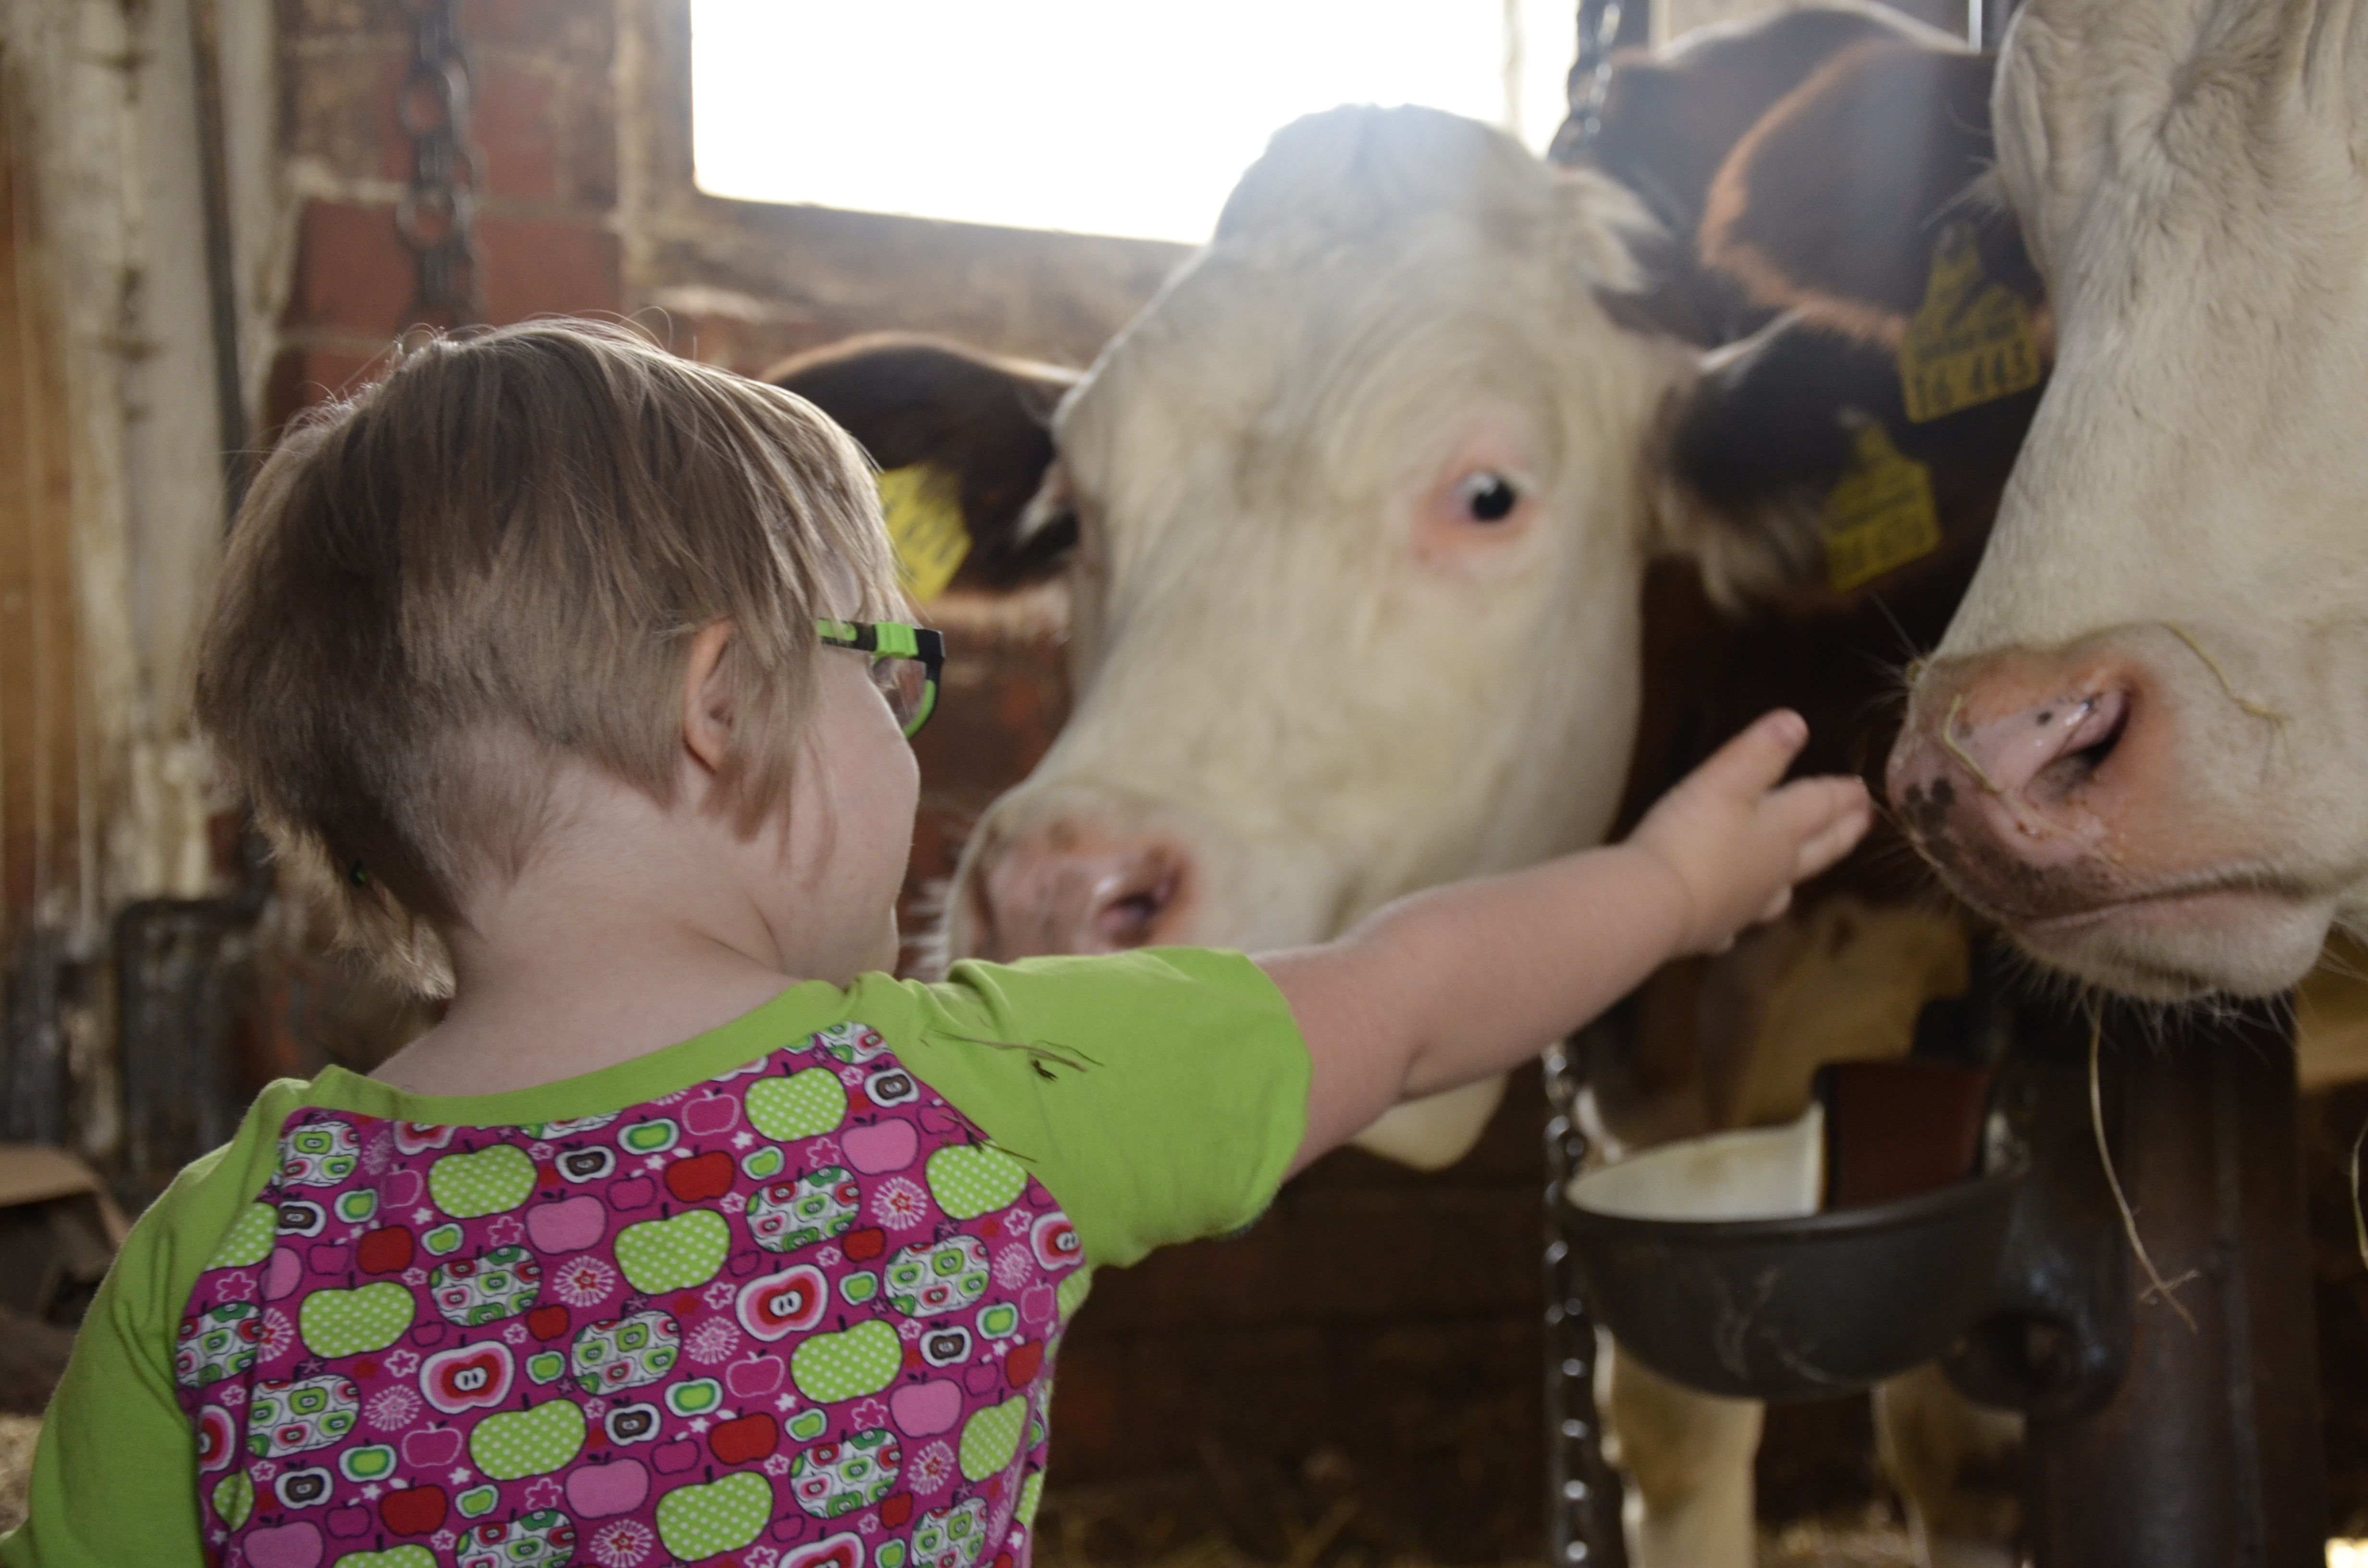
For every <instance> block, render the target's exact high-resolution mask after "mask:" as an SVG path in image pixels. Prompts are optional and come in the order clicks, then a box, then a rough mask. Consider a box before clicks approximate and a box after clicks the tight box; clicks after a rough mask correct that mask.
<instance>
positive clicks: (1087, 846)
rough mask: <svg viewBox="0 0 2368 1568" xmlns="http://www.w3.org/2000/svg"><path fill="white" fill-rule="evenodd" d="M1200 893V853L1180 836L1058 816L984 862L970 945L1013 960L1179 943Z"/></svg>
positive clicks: (973, 889) (977, 879) (974, 888)
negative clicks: (1196, 864)
mask: <svg viewBox="0 0 2368 1568" xmlns="http://www.w3.org/2000/svg"><path fill="white" fill-rule="evenodd" d="M1194 892H1195V889H1194V881H1193V863H1192V855H1191V852H1190V850H1189V849H1187V848H1186V847H1185V846H1183V845H1182V844H1180V843H1178V842H1177V841H1176V840H1175V839H1173V838H1170V837H1167V836H1164V835H1156V834H1144V833H1127V832H1123V831H1118V830H1113V829H1110V828H1106V827H1097V826H1094V825H1090V824H1080V823H1077V822H1076V821H1073V820H1055V821H1053V822H1050V823H1043V824H1038V825H1036V826H1034V827H1031V828H1030V829H1029V830H1028V831H1026V832H1025V833H1023V834H1021V835H1019V836H1018V837H1016V838H1014V839H1012V840H1010V841H1008V843H1005V844H1002V845H1000V846H993V847H991V848H989V849H988V851H987V852H986V854H985V857H984V858H982V859H981V861H980V862H979V864H978V866H977V867H976V868H975V869H974V870H973V878H972V881H971V885H970V888H969V890H968V893H967V897H968V900H969V905H970V908H969V914H970V915H971V921H970V925H971V934H972V940H971V941H970V942H969V943H967V944H966V945H967V946H969V947H970V948H972V949H973V950H974V951H975V952H976V954H977V956H979V957H981V958H987V959H993V960H997V961H1002V962H1008V961H1009V960H1013V959H1022V958H1032V957H1035V956H1038V955H1040V954H1045V953H1114V952H1122V951H1124V950H1126V949H1130V948H1142V947H1148V946H1150V945H1152V944H1154V943H1159V942H1175V941H1179V940H1182V939H1183V936H1184V932H1185V929H1186V926H1187V925H1188V923H1189V922H1190V918H1191V909H1192V905H1193V903H1194Z"/></svg>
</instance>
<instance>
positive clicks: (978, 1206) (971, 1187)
mask: <svg viewBox="0 0 2368 1568" xmlns="http://www.w3.org/2000/svg"><path fill="white" fill-rule="evenodd" d="M927 1168H928V1177H929V1196H930V1197H932V1198H934V1199H937V1200H938V1207H939V1208H940V1209H942V1210H945V1211H946V1212H947V1213H949V1214H951V1215H952V1216H953V1217H954V1218H955V1219H957V1220H975V1219H977V1218H978V1217H979V1216H980V1215H981V1214H987V1213H992V1212H993V1211H995V1210H997V1209H1000V1208H1002V1207H1003V1206H1004V1205H1005V1204H1007V1203H1008V1202H1010V1201H1011V1200H1012V1199H1015V1198H1018V1197H1019V1195H1020V1193H1022V1192H1023V1191H1025V1190H1027V1187H1028V1170H1027V1167H1026V1166H1024V1165H1021V1164H1020V1163H1019V1161H1017V1160H1015V1159H1013V1158H1012V1157H1011V1156H1010V1155H1008V1154H1007V1153H1004V1152H1003V1151H1002V1150H1000V1149H998V1148H996V1146H995V1145H994V1144H992V1143H961V1144H955V1145H952V1146H951V1147H949V1148H944V1149H940V1150H939V1151H938V1152H937V1153H934V1154H931V1155H930V1156H929V1163H928V1167H927Z"/></svg>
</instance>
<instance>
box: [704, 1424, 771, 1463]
mask: <svg viewBox="0 0 2368 1568" xmlns="http://www.w3.org/2000/svg"><path fill="white" fill-rule="evenodd" d="M780 1441H781V1424H780V1422H778V1421H776V1420H774V1419H773V1418H772V1417H771V1416H769V1415H765V1414H763V1413H762V1412H759V1413H758V1414H757V1415H743V1416H741V1417H739V1418H738V1419H737V1420H734V1421H726V1422H723V1424H721V1425H720V1426H717V1427H716V1428H715V1430H714V1431H712V1432H710V1433H709V1434H708V1435H707V1446H708V1447H709V1448H710V1449H713V1450H714V1451H715V1458H716V1460H717V1462H719V1463H722V1464H746V1463H748V1462H749V1461H750V1460H760V1459H763V1458H764V1457H765V1456H766V1455H767V1454H769V1453H771V1452H772V1451H773V1450H774V1449H776V1448H778V1447H780Z"/></svg>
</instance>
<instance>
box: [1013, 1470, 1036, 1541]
mask: <svg viewBox="0 0 2368 1568" xmlns="http://www.w3.org/2000/svg"><path fill="white" fill-rule="evenodd" d="M1043 1501H1044V1472H1043V1471H1041V1470H1031V1471H1029V1472H1028V1479H1027V1480H1025V1481H1023V1482H1021V1483H1019V1508H1018V1510H1017V1511H1016V1512H1014V1513H1013V1514H1012V1516H1011V1518H1012V1522H1013V1523H1014V1524H1017V1525H1018V1526H1019V1528H1021V1529H1023V1530H1024V1529H1032V1528H1035V1525H1036V1508H1037V1506H1038V1505H1039V1504H1041V1503H1042V1502H1043Z"/></svg>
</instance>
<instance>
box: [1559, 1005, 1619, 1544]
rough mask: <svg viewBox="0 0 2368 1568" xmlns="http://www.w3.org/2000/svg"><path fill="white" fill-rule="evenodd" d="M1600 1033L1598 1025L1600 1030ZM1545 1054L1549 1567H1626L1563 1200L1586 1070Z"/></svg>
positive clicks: (1575, 1154)
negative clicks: (1604, 1449)
mask: <svg viewBox="0 0 2368 1568" xmlns="http://www.w3.org/2000/svg"><path fill="white" fill-rule="evenodd" d="M1599 1027H1600V1026H1599ZM1573 1043H1574V1042H1568V1041H1565V1043H1562V1044H1559V1045H1556V1046H1554V1047H1553V1048H1552V1049H1550V1050H1548V1051H1547V1052H1546V1053H1545V1079H1546V1106H1547V1109H1548V1111H1549V1112H1550V1113H1551V1114H1550V1119H1549V1120H1548V1121H1547V1122H1546V1192H1545V1199H1546V1226H1545V1230H1546V1256H1545V1275H1546V1278H1545V1285H1546V1368H1545V1370H1546V1378H1545V1393H1546V1563H1547V1568H1626V1564H1627V1562H1628V1551H1627V1543H1626V1541H1625V1540H1623V1539H1622V1535H1621V1527H1620V1478H1619V1475H1618V1474H1617V1473H1616V1472H1615V1471H1613V1470H1612V1469H1611V1466H1610V1465H1609V1464H1607V1463H1605V1462H1604V1459H1603V1442H1602V1431H1601V1426H1600V1422H1599V1420H1598V1418H1597V1413H1596V1408H1595V1357H1596V1343H1595V1320H1594V1319H1593V1318H1592V1317H1590V1316H1589V1315H1588V1311H1587V1301H1586V1298H1585V1297H1584V1296H1583V1295H1582V1294H1581V1293H1580V1290H1579V1280H1578V1269H1577V1266H1576V1265H1574V1264H1573V1263H1572V1261H1571V1256H1570V1238H1569V1237H1568V1236H1567V1235H1566V1234H1565V1233H1564V1226H1563V1215H1564V1213H1565V1211H1566V1210H1568V1208H1569V1200H1568V1199H1565V1197H1564V1196H1563V1193H1564V1189H1565V1187H1567V1186H1568V1184H1569V1182H1570V1179H1571V1178H1572V1177H1573V1176H1577V1175H1578V1174H1579V1173H1580V1171H1581V1170H1583V1169H1584V1168H1585V1166H1586V1163H1587V1134H1586V1133H1585V1132H1583V1131H1580V1129H1579V1125H1578V1116H1577V1100H1578V1091H1579V1086H1580V1080H1581V1077H1582V1073H1581V1070H1580V1069H1579V1067H1578V1066H1577V1064H1576V1063H1575V1062H1573V1061H1572V1060H1571V1058H1572V1044H1573Z"/></svg>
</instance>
